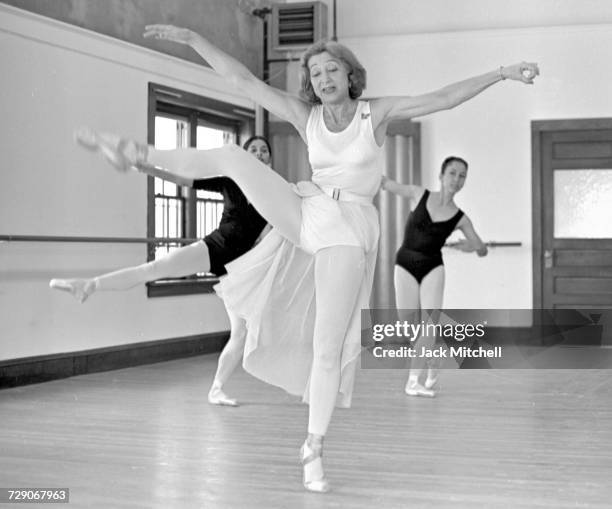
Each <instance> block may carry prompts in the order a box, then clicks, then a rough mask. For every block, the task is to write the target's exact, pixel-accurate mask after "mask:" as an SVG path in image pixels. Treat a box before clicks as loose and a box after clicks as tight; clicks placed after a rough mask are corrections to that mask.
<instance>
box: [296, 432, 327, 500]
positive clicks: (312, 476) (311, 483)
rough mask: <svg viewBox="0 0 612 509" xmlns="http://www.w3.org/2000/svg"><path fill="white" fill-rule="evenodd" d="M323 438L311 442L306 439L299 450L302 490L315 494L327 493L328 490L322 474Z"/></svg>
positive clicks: (323, 473) (309, 439)
mask: <svg viewBox="0 0 612 509" xmlns="http://www.w3.org/2000/svg"><path fill="white" fill-rule="evenodd" d="M322 455H323V437H319V440H313V439H311V438H310V437H309V438H308V439H306V441H305V442H304V445H302V448H301V449H300V461H301V463H302V466H303V468H304V477H303V483H304V488H306V489H307V490H308V491H313V492H315V493H327V492H328V491H329V490H330V486H329V482H327V479H326V478H325V472H323V460H322Z"/></svg>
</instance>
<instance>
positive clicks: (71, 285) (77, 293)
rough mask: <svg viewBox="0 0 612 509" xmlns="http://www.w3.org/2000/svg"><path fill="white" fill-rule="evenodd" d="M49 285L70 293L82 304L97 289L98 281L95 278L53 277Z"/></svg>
mask: <svg viewBox="0 0 612 509" xmlns="http://www.w3.org/2000/svg"><path fill="white" fill-rule="evenodd" d="M49 287H50V288H53V289H55V290H61V291H63V292H68V293H70V294H71V295H72V296H73V297H74V298H75V299H76V300H78V301H79V302H80V303H81V304H82V303H83V302H85V301H86V300H87V298H88V297H89V296H90V295H91V294H92V293H93V292H94V291H95V289H96V283H95V281H94V280H93V279H52V280H51V281H49Z"/></svg>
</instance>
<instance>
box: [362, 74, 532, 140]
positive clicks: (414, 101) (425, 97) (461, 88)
mask: <svg viewBox="0 0 612 509" xmlns="http://www.w3.org/2000/svg"><path fill="white" fill-rule="evenodd" d="M539 74H540V70H539V68H538V64H536V63H529V62H521V63H518V64H514V65H509V66H506V67H504V66H502V67H500V68H499V69H496V70H494V71H491V72H487V73H484V74H481V75H479V76H474V77H472V78H468V79H466V80H463V81H458V82H456V83H452V84H451V85H448V86H446V87H443V88H441V89H439V90H436V91H434V92H429V93H427V94H422V95H417V96H414V97H381V98H379V99H375V100H373V101H372V124H373V126H374V129H377V128H378V126H380V125H386V123H387V122H389V121H391V120H397V119H409V118H414V117H421V116H424V115H428V114H430V113H434V112H436V111H441V110H448V109H451V108H454V107H455V106H458V105H460V104H462V103H464V102H466V101H469V100H470V99H472V98H473V97H475V96H477V95H478V94H480V93H481V92H483V91H484V90H486V89H487V88H489V87H490V86H492V85H494V84H496V83H499V82H500V81H503V80H506V79H508V80H512V81H520V82H521V83H525V84H528V85H532V84H533V81H534V79H535V78H536V76H538V75H539Z"/></svg>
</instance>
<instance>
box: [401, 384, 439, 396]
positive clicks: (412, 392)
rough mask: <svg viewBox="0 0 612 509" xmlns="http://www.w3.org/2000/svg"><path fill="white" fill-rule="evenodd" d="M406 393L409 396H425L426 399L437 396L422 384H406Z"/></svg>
mask: <svg viewBox="0 0 612 509" xmlns="http://www.w3.org/2000/svg"><path fill="white" fill-rule="evenodd" d="M405 392H406V394H408V396H423V397H425V398H433V397H435V395H436V393H435V392H434V391H432V390H431V389H426V388H425V387H423V386H422V385H421V384H420V383H418V382H414V383H411V382H410V381H409V382H408V383H407V384H406V389H405Z"/></svg>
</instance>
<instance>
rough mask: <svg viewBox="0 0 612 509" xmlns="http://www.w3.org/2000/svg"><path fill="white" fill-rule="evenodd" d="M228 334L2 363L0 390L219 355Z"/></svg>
mask: <svg viewBox="0 0 612 509" xmlns="http://www.w3.org/2000/svg"><path fill="white" fill-rule="evenodd" d="M228 338H229V332H214V333H211V334H198V335H195V336H186V337H181V338H172V339H162V340H157V341H146V342H142V343H132V344H129V345H120V346H114V347H107V348H97V349H92V350H83V351H79V352H70V353H61V354H53V355H41V356H36V357H23V358H20V359H11V360H7V361H0V389H6V388H8V387H17V386H20V385H28V384H34V383H41V382H48V381H50V380H57V379H60V378H68V377H71V376H76V375H86V374H88V373H97V372H100V371H111V370H114V369H122V368H129V367H132V366H141V365H143V364H153V363H156V362H163V361H169V360H172V359H179V358H183V357H191V356H194V355H202V354H207V353H213V352H219V351H221V350H222V349H223V346H224V345H225V343H226V342H227V340H228Z"/></svg>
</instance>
